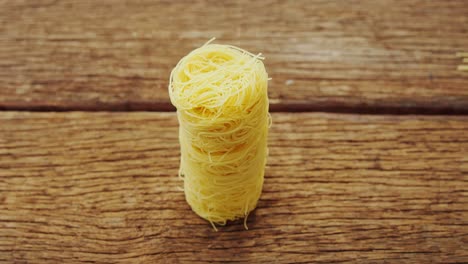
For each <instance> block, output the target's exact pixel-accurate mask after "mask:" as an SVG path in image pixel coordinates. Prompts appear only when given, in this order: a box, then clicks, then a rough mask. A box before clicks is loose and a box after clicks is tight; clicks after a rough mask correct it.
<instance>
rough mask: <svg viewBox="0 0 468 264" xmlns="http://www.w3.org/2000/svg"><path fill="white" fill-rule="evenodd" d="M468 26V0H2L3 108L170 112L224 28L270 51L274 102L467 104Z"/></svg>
mask: <svg viewBox="0 0 468 264" xmlns="http://www.w3.org/2000/svg"><path fill="white" fill-rule="evenodd" d="M466 25H468V4H467V2H466V1H465V0H458V1H457V0H455V1H452V0H451V1H445V0H436V1H425V0H408V1H396V0H395V1H390V0H388V1H387V0H385V1H384V0H378V1H375V0H365V1H309V0H304V1H274V0H272V1H270V0H268V1H249V0H245V1H236V2H234V1H227V2H224V1H214V0H213V1H197V3H196V4H187V3H186V1H124V0H115V1H110V0H106V1H91V0H89V1H85V0H83V1H49V0H47V1H46V0H41V1H19V0H11V1H8V0H6V1H5V0H3V1H0V108H1V109H10V110H18V109H19V110H24V109H29V110H44V109H54V110H77V109H81V110H103V109H104V110H166V111H167V110H170V109H172V106H170V104H169V102H168V95H167V90H166V87H167V83H168V76H169V72H170V70H171V69H172V67H173V66H174V65H175V64H176V62H177V61H178V60H179V59H180V58H181V56H183V55H184V54H186V53H188V52H189V51H190V50H192V49H193V48H195V47H197V46H200V45H201V44H202V43H204V42H205V41H207V40H208V39H210V38H211V37H217V38H218V39H219V42H221V43H230V44H234V45H239V46H241V47H244V48H246V49H248V50H250V51H252V52H263V53H264V54H265V56H266V57H267V60H266V61H265V63H266V66H267V69H268V71H269V73H270V75H271V77H272V78H273V80H272V81H271V85H270V97H271V103H272V109H273V110H275V111H279V110H282V111H291V110H303V111H304V110H326V111H334V112H346V111H354V112H376V111H377V112H383V113H395V112H406V113H408V112H409V113H422V112H425V113H427V112H431V113H468V73H466V72H460V71H457V70H456V68H457V65H459V64H460V63H461V59H460V58H456V57H455V53H456V52H459V51H467V49H468V37H467V36H468V27H467V26H466Z"/></svg>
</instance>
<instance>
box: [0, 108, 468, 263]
mask: <svg viewBox="0 0 468 264" xmlns="http://www.w3.org/2000/svg"><path fill="white" fill-rule="evenodd" d="M273 120H274V125H273V127H272V130H271V136H270V153H271V155H270V158H269V162H268V166H267V172H266V181H265V186H264V192H263V195H262V197H261V201H260V203H259V205H258V209H257V210H256V211H255V212H254V213H253V214H252V215H251V217H250V218H249V221H248V225H249V228H250V230H249V231H245V230H244V229H243V225H242V223H235V224H230V225H229V226H226V227H222V228H220V231H219V232H215V231H214V230H213V229H212V228H211V226H210V225H209V224H208V223H207V222H205V221H203V220H202V219H200V218H198V217H197V216H196V215H195V214H194V213H192V212H191V210H190V208H189V207H188V205H187V204H186V202H185V200H184V196H183V192H181V191H180V190H179V189H178V188H179V187H180V186H181V182H180V181H179V179H178V178H177V176H176V175H177V168H178V162H179V152H178V141H177V120H176V115H175V113H140V112H139V113H83V112H69V113H28V112H2V113H0V124H2V125H1V126H0V261H1V262H5V263H12V262H18V263H29V262H31V263H37V262H44V263H64V262H65V263H73V262H93V263H94V262H96V263H107V262H121V263H154V262H167V263H174V262H186V263H194V262H197V263H202V262H209V261H227V260H229V261H241V262H249V263H255V262H264V263H272V262H278V263H290V262H301V263H310V262H312V261H317V262H323V263H335V262H343V261H352V262H358V263H376V262H381V263H383V262H385V263H402V262H403V263H406V262H412V263H435V262H440V263H462V262H467V261H468V210H467V209H468V155H467V153H468V133H466V132H467V131H468V117H457V116H450V117H447V116H430V117H427V116H378V115H377V116H375V115H374V116H371V115H351V114H349V115H345V114H314V113H296V114H292V113H276V114H273Z"/></svg>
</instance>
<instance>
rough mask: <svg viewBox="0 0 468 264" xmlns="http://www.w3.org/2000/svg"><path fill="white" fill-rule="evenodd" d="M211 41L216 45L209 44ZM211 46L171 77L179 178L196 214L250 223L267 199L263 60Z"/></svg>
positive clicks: (213, 221) (182, 64)
mask: <svg viewBox="0 0 468 264" xmlns="http://www.w3.org/2000/svg"><path fill="white" fill-rule="evenodd" d="M210 42H211V41H210ZM210 42H208V43H206V44H205V45H203V46H202V47H200V48H198V49H195V50H193V51H192V52H190V53H189V54H188V55H187V56H185V57H184V58H182V59H181V60H180V61H179V63H178V64H177V66H176V67H175V68H174V69H173V70H172V72H171V77H170V84H169V94H170V98H171V102H172V104H173V105H174V106H175V107H176V108H177V117H178V119H179V141H180V147H181V163H180V173H179V175H180V177H181V178H182V179H183V181H184V191H185V197H186V200H187V202H188V203H189V205H190V206H191V207H192V210H193V211H195V212H196V213H197V214H198V215H199V216H201V217H202V218H204V219H206V220H208V221H209V222H210V223H211V224H212V225H213V227H214V228H215V229H216V226H215V224H217V225H225V224H226V222H227V221H229V220H235V219H240V218H244V225H245V227H246V228H247V226H246V221H247V216H248V214H249V213H250V212H251V211H252V210H253V209H255V207H256V205H257V201H258V199H259V197H260V194H261V192H262V186H263V177H264V170H265V163H266V158H267V155H268V149H267V136H268V127H269V123H270V117H269V114H268V95H267V83H268V74H267V72H266V71H265V67H264V65H263V62H262V59H263V57H261V54H258V55H254V54H252V53H249V52H247V51H245V50H243V49H240V48H238V47H234V46H230V45H220V44H212V43H210Z"/></svg>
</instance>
